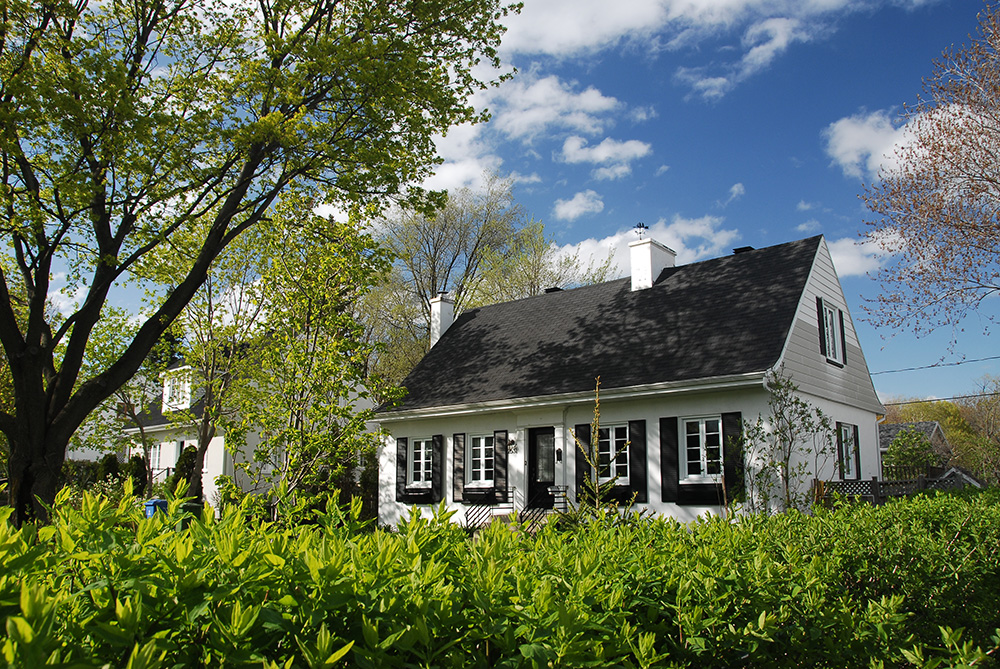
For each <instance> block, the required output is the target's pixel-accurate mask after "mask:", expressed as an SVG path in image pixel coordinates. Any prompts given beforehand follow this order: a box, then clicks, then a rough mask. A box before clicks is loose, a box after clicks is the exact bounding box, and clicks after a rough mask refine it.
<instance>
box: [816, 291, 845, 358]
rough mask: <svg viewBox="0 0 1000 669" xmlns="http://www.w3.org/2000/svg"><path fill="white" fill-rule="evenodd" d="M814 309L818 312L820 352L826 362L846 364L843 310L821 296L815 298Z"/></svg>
mask: <svg viewBox="0 0 1000 669" xmlns="http://www.w3.org/2000/svg"><path fill="white" fill-rule="evenodd" d="M816 309H817V311H818V312H819V349H820V353H822V354H823V355H825V356H826V360H827V362H830V363H833V364H835V365H845V364H847V355H846V350H845V349H846V348H847V346H846V344H847V342H846V338H845V336H844V312H843V311H842V310H841V309H838V308H837V307H836V305H834V304H831V303H830V302H829V301H827V300H824V299H823V298H822V297H817V298H816Z"/></svg>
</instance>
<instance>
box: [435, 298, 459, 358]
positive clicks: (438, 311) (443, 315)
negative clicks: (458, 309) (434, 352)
mask: <svg viewBox="0 0 1000 669" xmlns="http://www.w3.org/2000/svg"><path fill="white" fill-rule="evenodd" d="M454 320H455V300H453V299H451V298H450V297H448V293H439V294H438V296H437V297H432V298H431V346H434V344H436V343H437V342H438V339H440V338H441V335H443V334H444V333H445V331H446V330H447V329H448V328H450V327H451V324H452V322H453V321H454Z"/></svg>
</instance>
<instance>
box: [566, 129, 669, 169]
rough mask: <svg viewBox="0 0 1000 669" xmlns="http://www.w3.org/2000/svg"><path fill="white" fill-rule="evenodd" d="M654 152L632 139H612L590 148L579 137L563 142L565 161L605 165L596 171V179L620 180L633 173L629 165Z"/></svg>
mask: <svg viewBox="0 0 1000 669" xmlns="http://www.w3.org/2000/svg"><path fill="white" fill-rule="evenodd" d="M650 151H652V147H650V145H649V144H647V143H646V142H640V141H639V140H637V139H630V140H628V141H625V142H620V141H618V140H615V139H611V138H610V137H608V138H606V139H605V140H604V141H602V142H601V143H600V144H597V145H595V146H588V145H587V140H586V139H584V138H583V137H580V136H579V135H572V136H570V137H567V138H566V141H565V142H563V160H565V161H566V162H567V163H594V164H596V165H604V167H601V168H598V169H595V170H594V171H593V173H592V174H593V176H594V178H595V179H620V178H621V177H624V176H626V175H628V174H630V173H631V172H632V167H631V166H630V165H629V163H631V162H632V161H633V160H636V159H638V158H642V157H643V156H646V155H648V154H649V153H650Z"/></svg>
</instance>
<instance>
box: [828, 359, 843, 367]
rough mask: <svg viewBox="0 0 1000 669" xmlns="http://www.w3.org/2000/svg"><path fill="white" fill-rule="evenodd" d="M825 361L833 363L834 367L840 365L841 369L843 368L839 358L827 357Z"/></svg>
mask: <svg viewBox="0 0 1000 669" xmlns="http://www.w3.org/2000/svg"><path fill="white" fill-rule="evenodd" d="M826 361H827V363H829V364H831V365H833V366H834V367H840V368H841V369H843V368H844V363H842V362H841V361H840V360H834V359H833V358H827V359H826Z"/></svg>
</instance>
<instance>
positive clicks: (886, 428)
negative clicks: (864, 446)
mask: <svg viewBox="0 0 1000 669" xmlns="http://www.w3.org/2000/svg"><path fill="white" fill-rule="evenodd" d="M938 429H940V425H939V424H938V422H937V421H936V420H920V421H916V422H911V423H882V424H880V425H879V426H878V443H879V448H882V449H887V448H889V444H891V443H892V442H893V440H894V439H895V438H896V437H897V436H898V435H899V433H900V432H902V431H903V430H910V431H911V432H919V433H920V434H923V435H924V436H925V437H927V439H928V440H930V439H933V437H934V431H935V430H938ZM942 435H943V432H942Z"/></svg>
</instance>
